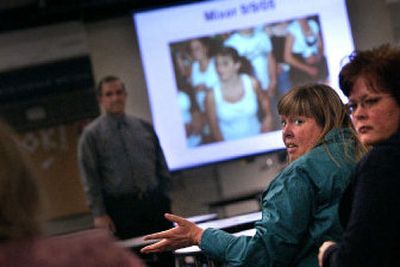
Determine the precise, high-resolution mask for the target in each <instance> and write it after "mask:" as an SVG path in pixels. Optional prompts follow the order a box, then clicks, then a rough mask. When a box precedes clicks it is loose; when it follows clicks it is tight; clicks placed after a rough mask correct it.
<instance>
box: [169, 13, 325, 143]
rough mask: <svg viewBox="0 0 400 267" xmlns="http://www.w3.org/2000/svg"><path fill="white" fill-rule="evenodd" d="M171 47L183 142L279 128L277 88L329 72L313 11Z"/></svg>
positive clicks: (283, 89) (216, 139)
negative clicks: (299, 16) (297, 16)
mask: <svg viewBox="0 0 400 267" xmlns="http://www.w3.org/2000/svg"><path fill="white" fill-rule="evenodd" d="M169 47H170V52H171V58H172V62H173V67H174V74H175V80H176V87H177V88H176V89H177V91H178V94H177V97H178V99H177V101H178V104H179V107H180V109H181V112H182V118H183V123H184V125H183V126H182V127H184V129H185V136H186V145H187V146H188V147H197V146H200V145H205V144H209V143H213V142H222V141H231V140H238V139H243V138H249V137H252V136H255V135H259V134H262V133H267V132H270V131H274V130H277V129H279V117H278V115H277V113H276V104H277V101H278V99H279V98H280V97H281V95H282V94H284V93H285V92H287V91H288V90H289V89H290V88H291V87H292V86H294V85H299V84H303V83H309V82H316V81H318V82H325V83H327V82H328V80H329V75H328V73H329V72H328V66H327V61H326V57H325V53H324V45H323V39H322V34H321V27H320V23H319V17H318V15H312V16H304V17H301V18H295V19H290V20H285V21H281V22H274V23H268V24H258V25H255V26H254V27H247V28H241V29H235V30H233V31H229V32H222V33H218V34H213V35H208V36H200V37H195V38H191V39H187V40H183V41H179V42H173V43H170V44H169Z"/></svg>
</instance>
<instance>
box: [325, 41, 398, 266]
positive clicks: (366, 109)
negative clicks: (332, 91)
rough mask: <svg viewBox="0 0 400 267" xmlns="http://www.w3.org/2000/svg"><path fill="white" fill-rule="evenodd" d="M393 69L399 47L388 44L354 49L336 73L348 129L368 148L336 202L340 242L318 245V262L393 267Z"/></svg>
mask: <svg viewBox="0 0 400 267" xmlns="http://www.w3.org/2000/svg"><path fill="white" fill-rule="evenodd" d="M399 73H400V49H399V48H397V47H390V46H389V45H383V46H380V47H378V48H375V49H371V50H367V51H357V52H355V53H354V54H352V55H351V56H350V62H349V63H347V64H346V65H345V66H344V67H343V68H342V70H341V72H340V75H339V82H340V88H341V89H342V91H343V93H344V94H345V95H346V96H348V97H349V102H348V103H347V105H346V106H347V110H348V112H349V114H350V116H351V119H352V122H353V125H354V128H355V129H356V131H357V135H358V138H359V139H360V141H361V142H362V143H363V144H364V145H366V146H369V147H370V148H371V150H370V151H369V153H368V154H367V155H366V156H365V158H363V159H362V160H361V161H360V163H359V164H358V166H357V169H356V172H355V174H354V175H353V177H352V180H351V181H352V183H351V185H350V186H349V187H348V189H347V190H346V192H345V194H344V195H343V198H342V201H341V203H340V219H341V222H342V224H343V226H344V227H345V233H344V236H343V241H342V242H338V241H339V240H336V239H333V238H331V240H334V241H327V242H325V243H324V244H323V245H322V246H321V248H320V254H319V261H320V266H323V267H329V266H343V267H346V266H351V267H358V266H362V267H368V266H380V267H386V266H399V262H400V261H399V251H400V241H399V240H400V230H399V225H400V213H399V211H400V172H399V169H398V168H399V166H400V76H399ZM336 242H338V243H336Z"/></svg>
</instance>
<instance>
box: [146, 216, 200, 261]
mask: <svg viewBox="0 0 400 267" xmlns="http://www.w3.org/2000/svg"><path fill="white" fill-rule="evenodd" d="M164 216H165V218H166V219H167V220H169V221H171V222H174V223H176V226H175V227H174V228H171V229H169V230H165V231H161V232H158V233H154V234H149V235H146V236H145V237H144V240H154V239H160V241H158V242H157V243H154V244H151V245H148V246H146V247H144V248H142V249H141V250H140V252H142V253H153V252H163V251H167V250H175V249H179V248H183V247H188V246H192V245H199V244H200V240H201V236H202V235H203V231H204V230H203V229H202V228H200V227H198V226H197V225H196V224H194V223H192V222H190V221H188V220H186V219H185V218H182V217H179V216H176V215H173V214H169V213H166V214H165V215H164Z"/></svg>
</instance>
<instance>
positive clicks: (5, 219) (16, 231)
mask: <svg viewBox="0 0 400 267" xmlns="http://www.w3.org/2000/svg"><path fill="white" fill-rule="evenodd" d="M15 136H16V134H15V133H14V132H13V130H12V129H11V128H10V127H9V126H7V125H6V124H5V123H4V122H1V121H0V240H11V239H20V238H29V237H33V236H35V235H37V234H39V233H40V232H41V218H42V217H41V214H42V199H41V193H40V190H39V186H38V184H37V179H36V175H35V173H34V171H33V169H32V167H31V165H30V162H29V161H28V160H27V159H26V158H25V156H24V154H23V153H22V151H21V150H20V148H19V147H18V145H17V143H16V141H15V139H14V137H15Z"/></svg>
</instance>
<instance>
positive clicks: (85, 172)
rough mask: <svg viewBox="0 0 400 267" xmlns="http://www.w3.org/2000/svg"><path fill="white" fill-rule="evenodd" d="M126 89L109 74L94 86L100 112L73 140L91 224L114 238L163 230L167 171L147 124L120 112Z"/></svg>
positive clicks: (167, 202)
mask: <svg viewBox="0 0 400 267" xmlns="http://www.w3.org/2000/svg"><path fill="white" fill-rule="evenodd" d="M126 99H127V92H126V89H125V86H124V84H123V82H122V81H121V80H120V79H119V78H118V77H115V76H107V77H105V78H103V79H102V80H101V81H100V83H99V85H98V101H99V104H100V105H101V107H102V108H103V109H104V111H105V113H104V114H103V115H101V116H100V117H98V118H96V119H95V120H94V121H93V122H91V123H90V124H89V125H88V126H87V127H86V128H85V129H84V131H83V133H82V135H81V138H80V140H79V148H78V160H79V165H80V171H81V176H82V180H83V185H84V190H85V193H86V196H87V199H88V203H89V206H90V209H91V211H92V214H93V217H94V226H95V227H97V228H106V229H108V230H110V231H111V232H113V233H114V234H115V235H116V236H117V237H118V238H120V239H127V238H131V237H135V236H142V235H145V234H148V233H151V232H155V231H160V230H164V229H168V228H170V227H171V223H170V222H168V221H167V220H165V219H164V216H163V215H164V213H166V212H170V210H171V207H170V206H171V201H170V198H169V196H168V194H167V189H168V186H169V182H170V174H169V172H168V167H167V164H166V161H165V158H164V154H163V152H162V149H161V146H160V143H159V140H158V137H157V135H156V133H155V131H154V129H153V128H152V126H151V125H150V124H149V123H147V122H145V121H143V120H141V119H139V118H135V117H133V116H129V115H127V114H125V103H126Z"/></svg>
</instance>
